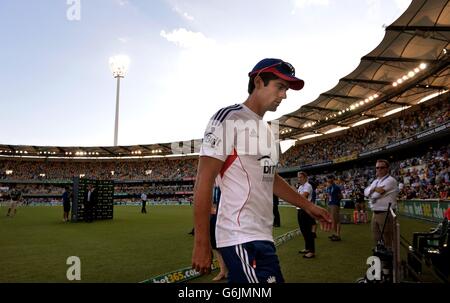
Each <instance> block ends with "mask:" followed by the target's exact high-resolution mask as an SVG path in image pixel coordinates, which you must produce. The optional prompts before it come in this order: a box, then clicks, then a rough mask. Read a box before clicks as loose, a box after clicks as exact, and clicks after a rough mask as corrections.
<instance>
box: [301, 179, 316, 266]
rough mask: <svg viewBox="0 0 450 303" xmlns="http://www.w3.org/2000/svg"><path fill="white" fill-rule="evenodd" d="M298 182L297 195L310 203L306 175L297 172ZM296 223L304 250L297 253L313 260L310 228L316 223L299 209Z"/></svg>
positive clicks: (312, 239) (309, 189) (313, 252)
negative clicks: (303, 241)
mask: <svg viewBox="0 0 450 303" xmlns="http://www.w3.org/2000/svg"><path fill="white" fill-rule="evenodd" d="M298 181H299V183H300V186H299V187H298V193H299V194H300V195H302V196H303V197H305V198H306V199H307V200H308V201H309V202H310V203H312V202H311V198H312V191H313V188H312V186H311V184H309V183H308V175H307V174H306V173H305V172H303V171H301V172H299V173H298ZM297 221H298V225H299V227H300V231H301V232H302V235H303V238H304V239H305V249H303V250H300V251H299V253H301V254H304V255H303V258H306V259H311V258H314V257H315V255H316V249H315V245H314V235H313V232H312V226H313V225H314V224H315V223H316V222H315V220H314V219H313V218H311V216H310V215H309V214H308V213H307V212H306V211H304V210H303V209H301V208H300V207H297Z"/></svg>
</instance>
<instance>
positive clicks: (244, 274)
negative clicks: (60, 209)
mask: <svg viewBox="0 0 450 303" xmlns="http://www.w3.org/2000/svg"><path fill="white" fill-rule="evenodd" d="M248 75H249V78H250V79H249V85H248V93H249V96H248V98H247V100H246V101H245V102H244V103H241V104H236V105H233V106H229V107H225V108H223V109H221V110H219V111H218V112H217V113H216V114H214V115H213V117H212V118H211V120H210V122H209V124H208V126H207V128H206V131H205V134H204V138H203V143H202V147H201V150H200V159H199V164H198V169H197V178H196V183H195V190H194V222H195V240H194V249H193V255H192V266H193V268H195V269H196V270H197V271H199V272H200V273H208V272H209V271H210V268H211V244H210V237H209V214H210V209H211V192H212V189H213V186H214V182H215V179H216V177H217V176H218V178H217V180H218V183H219V186H220V189H221V200H220V205H219V209H218V212H217V222H216V241H217V247H218V249H219V251H220V252H221V254H222V256H223V259H224V261H225V264H226V266H227V268H228V281H229V282H235V283H275V282H284V279H283V276H282V273H281V268H280V264H279V261H278V257H277V255H276V251H275V245H274V242H273V236H272V229H273V220H274V216H273V195H274V194H275V195H276V196H278V197H280V198H281V199H283V200H284V201H287V202H289V203H291V204H293V205H295V206H298V207H301V208H302V209H304V210H305V211H306V212H308V213H309V214H310V215H311V216H312V217H314V218H317V219H318V220H319V221H320V222H321V224H322V227H323V228H324V229H326V230H327V229H329V228H330V226H331V218H330V215H329V213H328V212H327V211H326V210H325V209H323V208H321V207H318V206H316V205H314V204H312V203H310V202H309V201H308V200H306V199H305V198H304V197H303V196H301V195H300V194H298V193H297V192H296V191H295V190H294V189H292V188H291V186H290V185H289V184H288V183H287V182H286V181H284V180H283V179H282V178H281V177H280V176H279V175H278V174H277V173H276V168H277V164H278V150H279V149H278V145H277V144H278V143H277V142H276V140H275V135H274V134H273V131H272V129H271V127H270V126H269V125H268V124H267V122H265V121H264V120H263V116H264V114H265V113H266V112H267V111H276V109H277V107H278V106H279V105H280V103H281V101H282V100H283V99H286V91H287V90H288V89H289V88H291V89H293V90H300V89H301V88H302V87H303V84H304V83H303V81H302V80H300V79H298V78H296V77H295V70H294V68H293V66H292V65H291V64H289V63H287V62H284V61H283V60H280V59H264V60H261V61H260V62H259V63H258V64H256V66H255V67H254V68H253V69H252V71H251V72H250V73H249V74H248Z"/></svg>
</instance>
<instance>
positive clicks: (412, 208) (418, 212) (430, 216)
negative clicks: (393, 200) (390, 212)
mask: <svg viewBox="0 0 450 303" xmlns="http://www.w3.org/2000/svg"><path fill="white" fill-rule="evenodd" d="M397 205H398V213H399V214H400V215H403V216H407V217H411V218H415V219H421V220H427V221H433V222H441V221H442V220H443V219H444V212H445V211H446V210H447V208H449V207H450V201H449V200H401V201H398V202H397Z"/></svg>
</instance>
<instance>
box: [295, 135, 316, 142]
mask: <svg viewBox="0 0 450 303" xmlns="http://www.w3.org/2000/svg"><path fill="white" fill-rule="evenodd" d="M319 136H322V134H314V135H306V136H303V137H300V138H299V139H298V140H299V141H301V140H306V139H310V138H314V137H319Z"/></svg>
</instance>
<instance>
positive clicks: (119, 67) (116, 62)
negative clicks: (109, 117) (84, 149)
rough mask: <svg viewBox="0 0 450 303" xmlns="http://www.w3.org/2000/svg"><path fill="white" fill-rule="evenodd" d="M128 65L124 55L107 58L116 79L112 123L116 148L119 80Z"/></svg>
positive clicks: (128, 61)
mask: <svg viewBox="0 0 450 303" xmlns="http://www.w3.org/2000/svg"><path fill="white" fill-rule="evenodd" d="M129 65H130V58H128V56H126V55H117V56H113V57H111V58H109V67H110V68H111V72H112V74H113V77H114V78H116V79H117V92H116V119H115V123H114V146H117V136H118V131H119V92H120V78H123V77H125V74H126V73H127V71H128V66H129Z"/></svg>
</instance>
